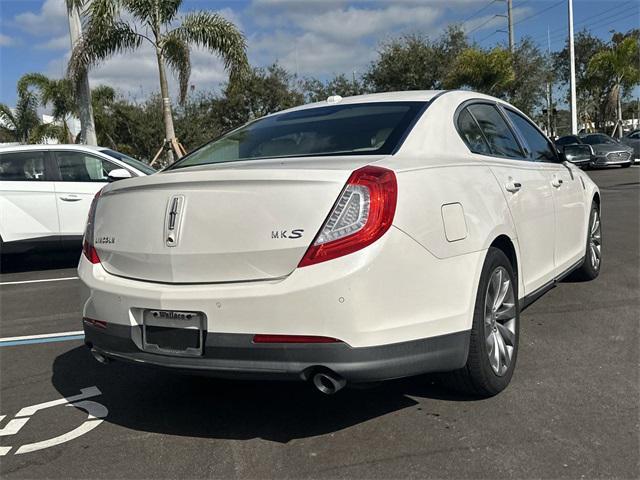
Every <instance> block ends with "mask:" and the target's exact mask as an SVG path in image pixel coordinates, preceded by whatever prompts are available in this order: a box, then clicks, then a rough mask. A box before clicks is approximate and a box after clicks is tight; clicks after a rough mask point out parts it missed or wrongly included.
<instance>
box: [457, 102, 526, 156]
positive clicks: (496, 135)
mask: <svg viewBox="0 0 640 480" xmlns="http://www.w3.org/2000/svg"><path fill="white" fill-rule="evenodd" d="M468 108H469V111H470V112H471V114H472V115H473V116H474V118H475V119H476V121H477V122H478V125H479V126H480V128H481V130H482V133H484V136H485V138H486V139H487V141H488V142H489V147H490V148H491V153H492V154H493V155H496V156H499V157H507V158H519V159H522V158H524V154H523V153H522V150H521V149H520V145H518V142H517V140H516V138H515V136H514V135H513V132H512V131H511V129H510V128H509V126H508V125H507V122H506V121H505V120H504V118H503V117H502V115H501V114H500V112H499V111H498V109H497V108H496V107H494V106H493V105H488V104H484V103H478V104H475V105H470V106H469V107H468Z"/></svg>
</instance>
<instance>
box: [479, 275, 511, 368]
mask: <svg viewBox="0 0 640 480" xmlns="http://www.w3.org/2000/svg"><path fill="white" fill-rule="evenodd" d="M515 302H516V300H515V293H514V289H513V284H512V282H511V278H510V277H509V274H508V273H507V270H506V269H505V268H504V267H497V268H496V269H495V270H494V271H493V273H492V274H491V277H490V279H489V284H488V285H487V291H486V294H485V302H484V334H485V343H486V347H487V355H488V357H489V363H490V364H491V368H492V369H493V371H494V373H495V374H496V375H498V376H502V375H504V374H505V373H506V372H507V370H508V369H509V365H511V361H512V359H513V354H514V350H515V348H516V304H515Z"/></svg>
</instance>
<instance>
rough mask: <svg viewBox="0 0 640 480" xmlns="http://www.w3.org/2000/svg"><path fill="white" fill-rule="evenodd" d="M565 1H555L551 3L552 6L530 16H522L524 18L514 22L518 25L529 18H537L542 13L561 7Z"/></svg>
mask: <svg viewBox="0 0 640 480" xmlns="http://www.w3.org/2000/svg"><path fill="white" fill-rule="evenodd" d="M564 2H565V0H560V1H559V2H558V3H554V4H553V5H551V6H550V7H547V8H545V9H543V10H540V11H538V12H536V13H533V14H531V15H529V16H528V17H524V18H522V19H520V20H518V21H517V22H515V23H514V25H518V24H519V23H522V22H526V21H527V20H529V19H531V18H535V17H537V16H539V15H542V14H543V13H545V12H548V11H549V10H551V9H553V8H556V7H559V6H560V5H562V4H563V3H564Z"/></svg>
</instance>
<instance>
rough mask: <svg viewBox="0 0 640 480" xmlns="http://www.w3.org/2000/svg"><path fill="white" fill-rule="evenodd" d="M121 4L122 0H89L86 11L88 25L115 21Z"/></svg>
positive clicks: (106, 23)
mask: <svg viewBox="0 0 640 480" xmlns="http://www.w3.org/2000/svg"><path fill="white" fill-rule="evenodd" d="M72 1H73V0H72ZM82 3H86V2H82ZM121 5H122V0H91V2H90V3H89V6H88V7H87V11H86V14H87V17H88V18H89V19H90V20H89V25H93V26H94V27H95V26H96V25H99V24H101V25H110V24H112V23H114V22H116V19H117V17H118V12H119V11H120V7H121Z"/></svg>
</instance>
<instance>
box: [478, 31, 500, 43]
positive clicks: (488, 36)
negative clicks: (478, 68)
mask: <svg viewBox="0 0 640 480" xmlns="http://www.w3.org/2000/svg"><path fill="white" fill-rule="evenodd" d="M496 33H498V30H494V31H493V33H490V34H489V35H487V36H486V37H482V38H481V39H480V40H478V43H482V42H484V41H485V40H487V39H489V38H491V37H493V36H494V35H495V34H496Z"/></svg>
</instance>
